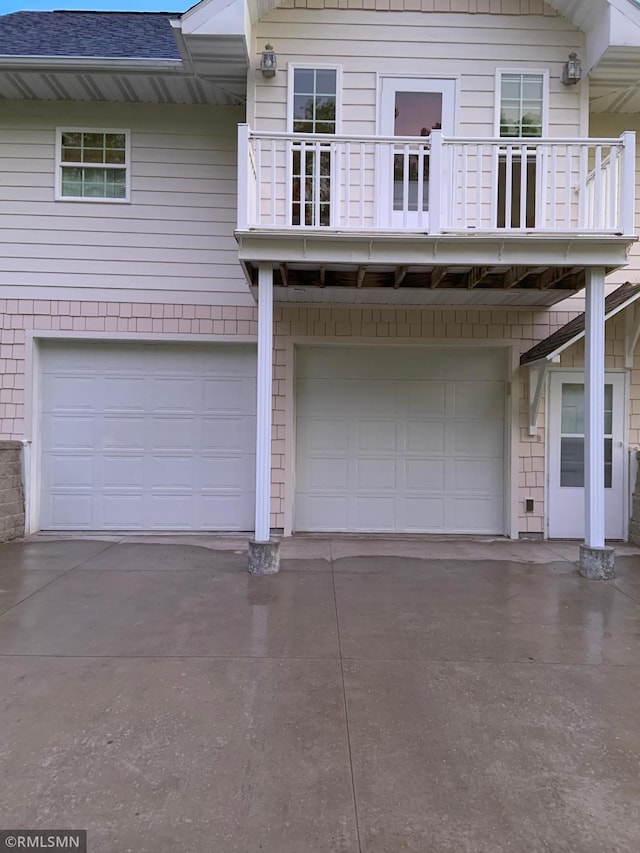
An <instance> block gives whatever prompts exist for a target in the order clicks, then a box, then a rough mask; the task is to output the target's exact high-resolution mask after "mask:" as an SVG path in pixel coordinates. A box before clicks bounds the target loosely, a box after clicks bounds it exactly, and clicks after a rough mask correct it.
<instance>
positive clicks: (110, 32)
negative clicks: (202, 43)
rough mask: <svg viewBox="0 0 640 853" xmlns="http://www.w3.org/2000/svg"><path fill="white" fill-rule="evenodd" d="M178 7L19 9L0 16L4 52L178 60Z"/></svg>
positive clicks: (0, 51) (0, 42) (0, 48)
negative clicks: (159, 9)
mask: <svg viewBox="0 0 640 853" xmlns="http://www.w3.org/2000/svg"><path fill="white" fill-rule="evenodd" d="M179 17H180V14H179V13H177V12H175V13H174V12H65V11H55V12H14V13H13V14H10V15H1V16H0V56H16V57H18V56H20V57H27V56H29V57H31V56H33V57H36V56H37V57H67V58H69V57H85V58H89V57H91V58H100V59H163V60H164V59H175V60H180V59H181V56H180V51H179V50H178V46H177V44H176V40H175V37H174V35H173V28H172V26H171V23H170V21H171V20H172V19H175V18H179Z"/></svg>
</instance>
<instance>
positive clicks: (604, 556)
mask: <svg viewBox="0 0 640 853" xmlns="http://www.w3.org/2000/svg"><path fill="white" fill-rule="evenodd" d="M614 563H615V551H614V550H613V548H590V547H589V546H587V545H581V546H580V559H579V561H578V571H579V572H580V574H581V575H582V577H583V578H589V579H590V580H594V581H608V580H612V578H615V576H616V573H615V571H614V568H613V567H614Z"/></svg>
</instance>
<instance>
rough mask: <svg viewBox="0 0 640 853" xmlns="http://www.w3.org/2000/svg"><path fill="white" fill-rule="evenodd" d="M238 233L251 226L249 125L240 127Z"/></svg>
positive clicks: (240, 125)
mask: <svg viewBox="0 0 640 853" xmlns="http://www.w3.org/2000/svg"><path fill="white" fill-rule="evenodd" d="M237 194H238V217H237V225H238V231H246V230H247V228H248V224H249V215H248V205H249V125H248V124H239V125H238V189H237Z"/></svg>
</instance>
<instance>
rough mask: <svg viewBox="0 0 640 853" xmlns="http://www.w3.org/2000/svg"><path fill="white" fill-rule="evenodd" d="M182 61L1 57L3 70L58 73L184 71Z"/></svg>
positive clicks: (106, 57) (77, 57)
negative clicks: (81, 69)
mask: <svg viewBox="0 0 640 853" xmlns="http://www.w3.org/2000/svg"><path fill="white" fill-rule="evenodd" d="M182 65H183V62H182V59H154V58H140V57H130V58H127V57H118V58H112V57H108V56H11V55H6V54H5V55H4V56H0V67H1V68H16V69H18V68H38V69H39V68H50V69H53V70H56V71H61V70H65V69H69V70H70V71H75V70H77V69H78V68H87V69H91V70H94V71H95V70H98V69H99V70H106V71H110V70H113V69H114V68H118V69H130V70H140V69H144V70H153V69H162V70H164V71H166V70H168V69H171V70H182Z"/></svg>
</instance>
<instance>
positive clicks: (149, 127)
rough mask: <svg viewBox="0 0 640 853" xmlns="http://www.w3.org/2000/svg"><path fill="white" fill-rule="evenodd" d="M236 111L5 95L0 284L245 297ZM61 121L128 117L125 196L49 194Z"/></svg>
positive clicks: (114, 122) (0, 143) (80, 123)
mask: <svg viewBox="0 0 640 853" xmlns="http://www.w3.org/2000/svg"><path fill="white" fill-rule="evenodd" d="M243 119H244V114H243V111H242V110H239V109H235V108H215V107H175V106H160V105H116V104H73V103H33V102H26V103H20V102H18V103H11V104H9V103H5V105H4V106H3V120H2V129H0V288H2V287H3V286H6V287H9V286H11V287H15V286H18V285H32V286H38V287H43V286H45V287H46V286H48V285H49V286H52V287H60V286H64V287H65V288H70V287H77V288H83V289H87V288H91V287H99V288H102V289H109V288H113V289H122V288H125V289H126V288H132V289H136V290H138V289H153V290H155V291H170V292H171V298H172V299H175V301H176V302H180V301H181V293H183V292H184V291H191V292H193V291H196V292H197V291H202V292H206V293H209V294H211V293H216V292H217V293H219V294H220V297H221V301H223V302H224V303H225V304H229V302H230V301H233V298H234V295H235V296H236V297H237V302H238V304H247V303H248V301H250V300H251V297H250V295H249V292H248V288H247V285H246V282H245V279H244V277H243V275H242V271H241V268H240V265H239V263H238V260H237V245H236V242H235V238H234V236H233V231H234V227H235V222H236V163H237V156H236V138H237V124H238V122H239V121H242V120H243ZM59 126H62V127H64V126H70V127H85V126H86V127H101V128H105V127H106V128H108V127H114V128H122V127H124V128H130V130H131V143H132V154H131V203H130V204H109V203H104V204H103V203H100V202H86V203H85V202H66V201H55V200H54V184H55V128H56V127H59ZM176 291H177V293H176ZM89 296H90V294H88V293H85V295H84V298H89Z"/></svg>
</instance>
